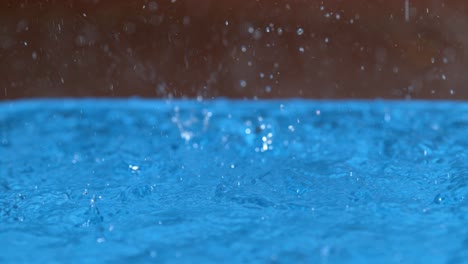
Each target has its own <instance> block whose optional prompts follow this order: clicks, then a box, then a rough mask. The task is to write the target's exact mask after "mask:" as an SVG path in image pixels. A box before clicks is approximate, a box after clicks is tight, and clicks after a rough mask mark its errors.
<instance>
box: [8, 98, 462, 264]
mask: <svg viewBox="0 0 468 264" xmlns="http://www.w3.org/2000/svg"><path fill="white" fill-rule="evenodd" d="M467 196H468V103H462V102H403V101H395V102H388V101H324V102H318V101H307V100H278V101H229V100H214V101H204V102H197V101H177V100H176V101H164V100H141V99H131V100H104V99H100V100H92V99H88V100H30V101H7V102H3V103H0V262H2V263H31V262H39V263H73V262H76V263H83V262H94V261H96V262H105V261H108V262H109V263H118V262H122V263H133V262H156V263H219V262H222V261H227V262H232V263H244V262H260V263H270V262H272V263H275V262H278V263H293V262H307V263H343V262H346V263H364V262H367V263H463V262H465V263H467V262H468V197H467Z"/></svg>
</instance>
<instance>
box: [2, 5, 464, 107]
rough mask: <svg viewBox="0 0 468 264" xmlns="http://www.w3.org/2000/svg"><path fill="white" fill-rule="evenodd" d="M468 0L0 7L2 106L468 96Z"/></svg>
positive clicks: (451, 97)
mask: <svg viewBox="0 0 468 264" xmlns="http://www.w3.org/2000/svg"><path fill="white" fill-rule="evenodd" d="M465 47H468V2H466V1H461V0H460V1H455V0H454V1H439V0H428V1H416V0H412V1H411V0H410V1H405V0H397V1H384V0H380V1H379V0H374V1H364V0H357V1H339V0H336V1H315V0H290V1H286V0H277V1H267V0H236V1H233V0H229V1H228V0H226V1H219V0H185V1H183V0H156V1H150V0H135V1H128V0H119V1H104V0H101V1H99V0H75V1H73V0H68V1H65V0H64V1H58V0H57V1H52V0H50V1H45V0H42V1H32V0H29V1H26V0H23V1H14V0H11V1H5V0H3V1H1V3H0V62H1V63H0V99H11V98H20V97H57V96H133V95H136V96H149V97H181V96H182V97H183V96H190V97H192V96H203V97H217V96H226V97H246V98H252V97H255V96H257V97H259V98H271V97H313V98H439V99H468V89H467V88H466V83H467V78H468V77H466V76H467V75H466V74H465V71H466V69H467V68H468V67H467V66H468V54H466V53H465Z"/></svg>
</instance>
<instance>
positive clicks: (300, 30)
mask: <svg viewBox="0 0 468 264" xmlns="http://www.w3.org/2000/svg"><path fill="white" fill-rule="evenodd" d="M302 34H304V30H303V29H302V28H298V29H297V35H299V36H301V35H302Z"/></svg>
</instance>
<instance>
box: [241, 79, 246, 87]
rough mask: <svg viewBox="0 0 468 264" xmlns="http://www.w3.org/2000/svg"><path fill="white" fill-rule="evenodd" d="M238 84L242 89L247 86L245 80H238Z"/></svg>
mask: <svg viewBox="0 0 468 264" xmlns="http://www.w3.org/2000/svg"><path fill="white" fill-rule="evenodd" d="M239 84H240V86H241V87H242V88H245V87H246V86H247V82H246V81H245V80H240V82H239Z"/></svg>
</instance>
